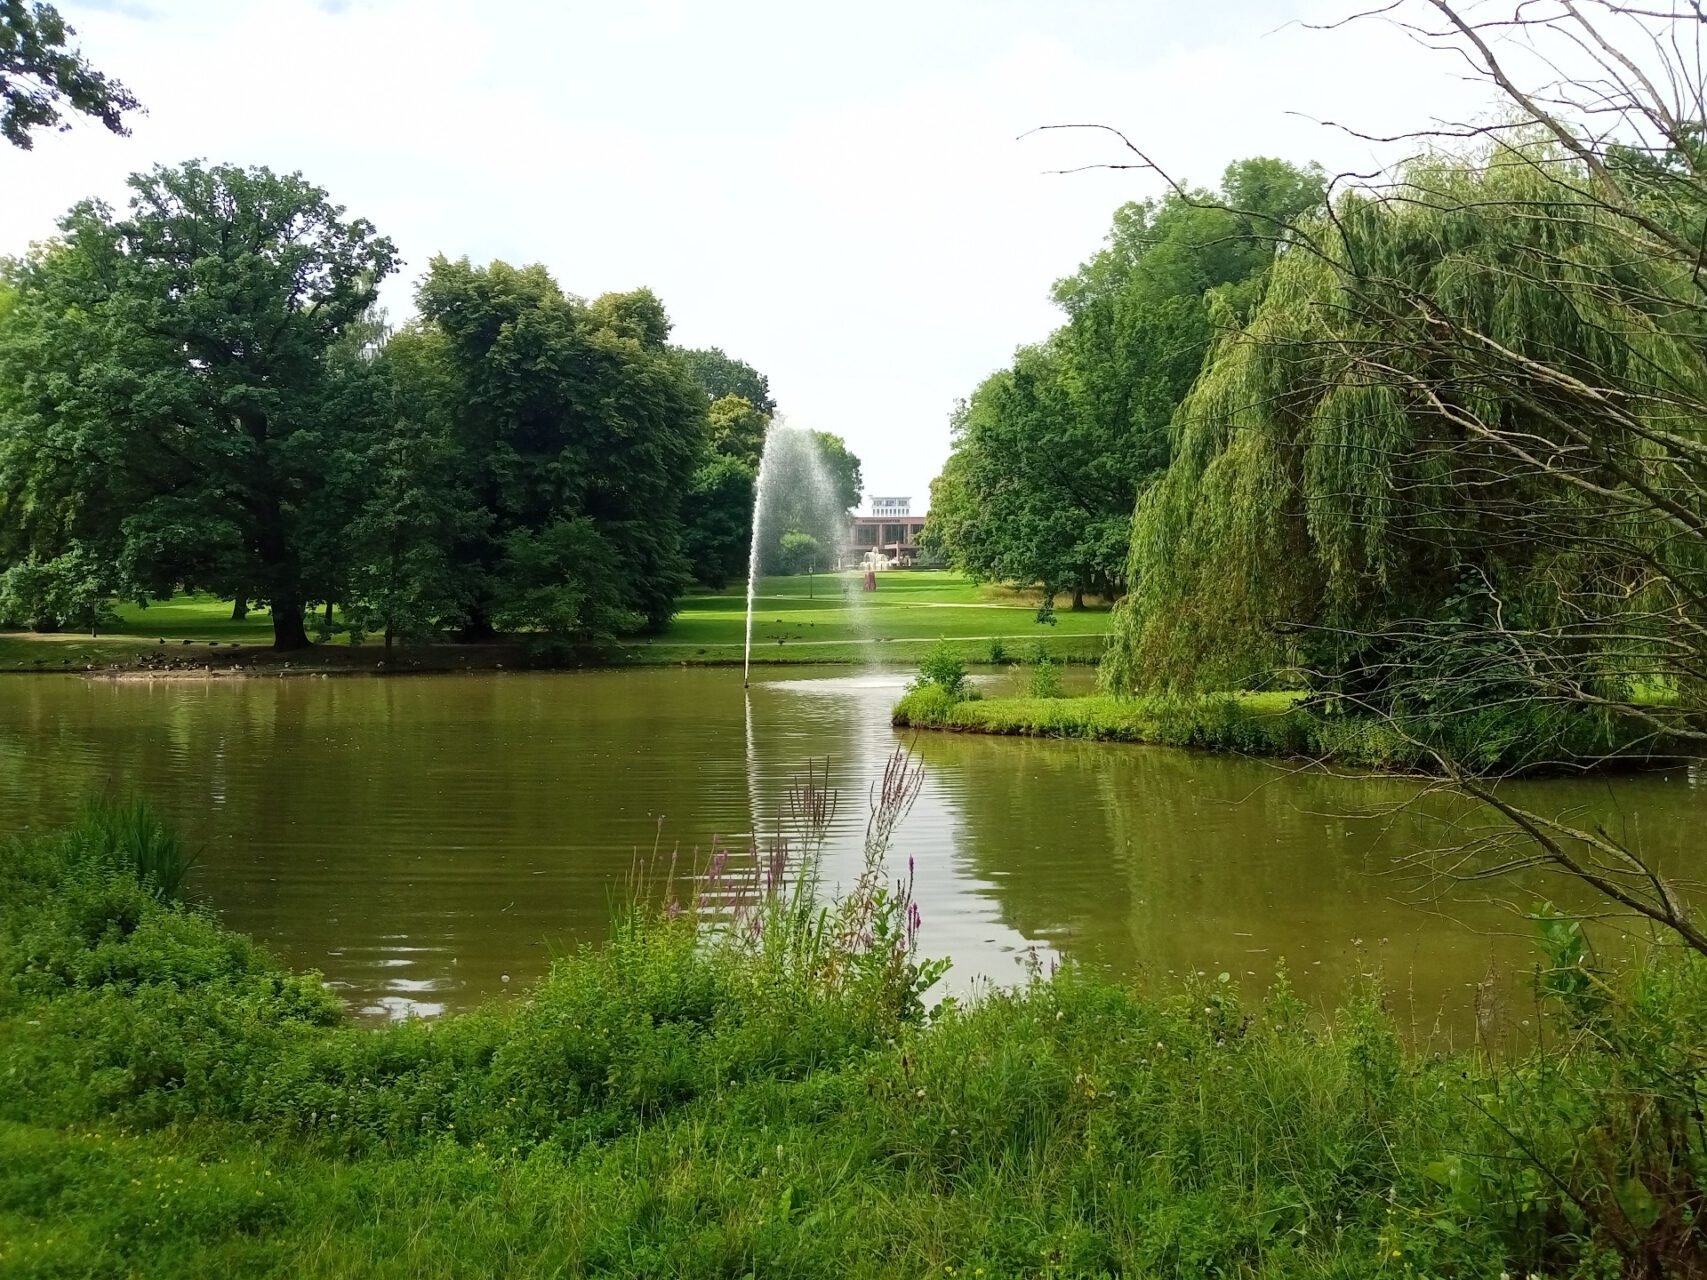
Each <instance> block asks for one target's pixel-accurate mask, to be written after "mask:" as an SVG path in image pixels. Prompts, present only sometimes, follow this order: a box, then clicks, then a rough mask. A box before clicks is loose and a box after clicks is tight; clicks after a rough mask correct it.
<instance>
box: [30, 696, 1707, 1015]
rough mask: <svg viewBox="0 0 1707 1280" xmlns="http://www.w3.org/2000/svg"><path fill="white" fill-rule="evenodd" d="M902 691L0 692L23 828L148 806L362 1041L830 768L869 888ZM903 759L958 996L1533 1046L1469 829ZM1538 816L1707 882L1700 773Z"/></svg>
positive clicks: (1066, 751) (491, 975)
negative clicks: (1376, 1028) (1017, 990)
mask: <svg viewBox="0 0 1707 1280" xmlns="http://www.w3.org/2000/svg"><path fill="white" fill-rule="evenodd" d="M1010 678H1011V677H1005V676H996V677H993V679H995V680H997V681H1001V680H1005V679H1010ZM905 679H906V677H905V676H903V675H900V674H892V675H877V674H867V675H850V674H848V673H846V672H845V671H835V670H830V669H816V670H815V669H812V668H799V669H795V670H792V671H789V670H784V671H776V670H770V671H766V672H764V673H763V674H762V675H756V677H755V680H754V683H753V687H752V688H751V689H750V690H747V691H743V689H742V687H741V679H740V674H739V672H735V671H730V670H687V669H679V670H678V669H663V670H659V669H650V670H624V671H599V672H577V673H563V674H542V675H524V674H497V675H491V674H488V675H477V676H466V677H464V676H435V677H420V678H412V679H411V678H401V679H368V678H343V679H324V678H310V677H299V678H291V679H248V680H241V679H239V680H213V681H183V682H177V681H155V682H147V681H102V680H84V679H79V678H74V677H53V676H39V677H32V676H22V677H17V678H11V679H0V828H4V829H6V830H11V831H17V830H23V829H28V828H30V827H42V826H49V825H53V824H55V823H57V822H59V821H61V820H63V819H64V818H65V817H67V816H68V815H69V814H71V813H72V812H73V811H74V809H75V808H76V806H77V804H78V803H79V800H80V798H81V797H83V796H85V795H87V794H89V793H91V792H96V791H100V790H103V789H107V790H112V791H117V792H137V793H141V794H143V795H146V796H147V797H149V798H150V799H151V800H153V801H154V803H155V804H156V805H157V806H158V807H159V808H160V809H161V810H162V811H163V812H164V813H166V814H167V815H168V816H169V817H170V818H171V819H172V820H174V821H175V822H176V823H177V824H178V825H179V826H180V827H181V829H182V830H183V831H184V832H185V834H186V836H187V837H188V840H189V843H190V845H191V846H192V847H193V848H195V849H196V850H198V853H199V862H198V864H197V866H196V868H195V871H194V874H193V877H192V885H193V889H194V892H195V893H196V894H198V895H199V896H201V897H203V898H204V899H206V900H207V901H209V902H210V903H211V904H212V905H213V906H214V907H215V908H216V909H217V910H218V912H219V913H220V914H221V916H222V917H223V918H224V919H225V920H226V921H227V922H228V923H229V924H230V925H232V926H233V927H235V928H238V929H242V930H245V931H248V932H250V933H252V934H254V935H255V936H257V937H258V938H260V939H262V940H263V941H264V942H266V943H267V944H268V945H269V946H270V947H272V948H273V949H274V950H275V951H276V952H277V953H278V954H280V955H281V956H283V957H284V958H285V959H286V960H287V961H288V962H290V963H291V964H293V965H297V966H301V967H307V968H314V969H318V970H320V971H321V972H322V973H323V974H324V975H325V976H326V979H327V981H328V982H329V983H331V984H332V985H333V986H334V988H335V989H337V990H338V991H339V992H340V993H342V995H343V996H344V998H345V999H346V1000H347V1001H348V1002H349V1004H350V1007H351V1008H352V1010H353V1011H355V1012H357V1013H358V1014H359V1015H361V1016H365V1017H370V1018H385V1017H403V1016H408V1015H410V1014H420V1015H430V1014H434V1013H438V1012H442V1011H445V1010H451V1009H461V1008H466V1007H469V1006H471V1005H473V1004H476V1003H478V1002H479V1001H481V1000H483V999H487V998H490V997H493V996H498V995H501V994H504V993H514V992H517V991H520V990H522V989H524V988H525V987H526V986H527V985H528V984H529V983H530V982H532V981H533V980H535V979H536V978H538V976H539V975H540V974H541V973H542V972H543V971H544V970H545V968H546V966H547V965H548V964H549V962H550V959H551V957H552V956H553V955H554V954H560V953H562V952H563V951H565V950H568V949H571V948H573V947H574V946H575V945H576V944H577V943H579V942H582V941H586V940H596V939H598V938H600V937H601V936H602V935H603V933H604V931H605V929H606V927H607V922H608V920H609V918H610V912H611V908H612V904H613V901H615V900H616V899H617V898H619V897H620V896H621V895H622V893H623V891H624V890H623V886H624V884H625V882H626V880H627V879H628V877H629V875H630V872H631V869H632V868H633V867H634V865H635V861H636V858H637V857H641V856H650V854H651V851H652V850H653V849H654V848H655V847H657V848H660V849H662V850H663V851H664V856H666V857H667V856H668V853H669V851H670V850H672V849H679V850H680V854H681V861H682V862H683V863H684V864H686V863H689V862H691V861H692V860H693V859H694V857H695V856H696V851H697V854H698V856H701V857H703V855H704V854H705V851H706V850H708V849H709V847H710V846H711V843H712V841H713V840H714V839H717V838H721V839H722V840H723V841H724V842H726V843H728V844H730V845H732V846H734V847H735V848H737V849H741V848H745V847H747V846H748V844H749V843H750V841H751V838H752V833H753V832H754V830H755V829H756V828H757V829H761V830H764V829H768V828H769V827H770V826H771V825H773V824H774V821H775V817H776V814H777V812H778V810H779V807H780V805H781V804H782V800H783V796H784V794H785V792H786V789H787V787H788V786H789V784H790V782H791V781H792V780H793V779H795V778H796V777H797V776H798V775H799V773H800V771H801V770H802V768H803V767H804V766H805V764H806V762H807V761H809V760H819V761H822V760H825V759H827V760H828V762H829V776H830V780H831V783H832V784H833V785H834V786H835V787H837V788H838V790H839V793H840V805H839V808H838V812H837V817H836V821H835V825H834V830H833V832H832V836H831V839H830V841H829V845H828V849H827V853H826V859H825V864H824V866H825V876H826V878H827V879H828V880H829V881H831V882H838V881H839V882H842V883H846V882H847V881H848V880H849V879H851V877H852V874H853V872H854V869H855V868H856V867H857V865H858V859H859V848H860V843H861V836H862V833H863V830H864V827H865V820H866V795H867V791H868V788H869V787H870V785H871V783H872V781H873V780H874V779H875V778H876V777H877V776H878V774H879V773H880V772H881V769H882V765H883V762H884V760H885V758H886V757H887V756H888V754H889V753H890V752H891V751H892V750H893V749H894V747H895V745H896V744H897V742H899V741H902V740H903V738H904V735H903V734H901V733H898V732H897V731H896V730H894V729H892V728H891V727H890V724H889V719H888V713H889V710H890V707H891V706H892V705H893V703H894V701H895V699H896V698H897V697H898V696H899V694H900V691H901V687H902V685H903V683H904V681H905ZM911 741H913V745H914V748H915V750H916V751H917V754H918V756H919V757H920V758H921V759H922V761H923V763H924V766H925V770H926V772H925V783H924V789H923V791H922V793H921V795H920V798H919V800H918V803H917V804H916V806H915V807H914V809H913V811H912V813H911V815H910V816H909V817H908V819H907V821H906V822H905V823H904V824H903V826H902V828H901V831H900V834H899V838H898V840H897V842H896V848H895V853H894V859H895V861H896V863H897V864H898V866H897V869H899V868H900V866H901V865H904V863H905V860H906V859H907V857H909V856H911V857H912V858H913V859H914V861H915V864H916V867H917V893H918V897H919V901H920V906H921V910H922V912H923V917H924V928H923V934H922V937H923V947H924V949H925V950H926V951H928V952H930V953H932V954H938V955H948V956H950V957H952V959H953V966H954V967H953V970H952V972H951V976H950V979H949V982H948V984H947V985H948V987H949V988H950V989H953V990H959V991H964V990H967V989H969V988H971V987H974V986H975V985H977V984H978V983H980V982H983V981H986V980H987V981H992V982H1011V981H1016V980H1019V979H1020V978H1022V977H1023V976H1024V973H1025V969H1026V966H1027V965H1028V964H1029V963H1037V964H1041V965H1044V966H1048V965H1049V964H1051V963H1053V962H1055V961H1056V960H1057V959H1059V958H1062V957H1068V958H1072V959H1074V960H1077V961H1080V962H1083V963H1086V964H1094V965H1099V966H1107V967H1110V968H1112V969H1115V970H1117V971H1120V972H1123V973H1133V974H1138V975H1148V976H1153V977H1159V976H1163V975H1166V974H1167V973H1168V971H1170V970H1172V971H1176V972H1177V971H1183V970H1187V969H1195V970H1204V971H1207V972H1208V973H1209V974H1211V975H1219V974H1220V973H1227V974H1229V975H1230V979H1231V980H1234V981H1237V982H1239V983H1241V984H1242V985H1244V986H1245V987H1247V988H1252V989H1255V988H1260V987H1262V986H1264V985H1266V984H1267V982H1268V980H1269V979H1270V977H1271V976H1272V974H1273V972H1274V969H1275V966H1276V964H1277V962H1279V961H1281V960H1282V959H1284V961H1285V963H1286V966H1287V968H1288V970H1289V972H1290V974H1291V976H1292V979H1293V982H1294V984H1295V985H1296V986H1297V987H1298V988H1299V989H1300V990H1301V992H1302V993H1303V994H1305V995H1306V996H1307V997H1308V998H1311V999H1313V1000H1317V1001H1320V1002H1323V1003H1331V1002H1332V1001H1333V1000H1334V999H1335V998H1336V997H1337V996H1338V995H1339V994H1340V992H1342V991H1343V990H1344V987H1345V984H1346V983H1347V981H1348V980H1350V979H1352V978H1354V977H1355V976H1356V975H1359V974H1362V973H1368V972H1373V971H1375V970H1379V971H1380V972H1381V973H1382V974H1383V975H1384V978H1385V980H1386V982H1387V984H1388V985H1389V987H1390V989H1391V990H1392V993H1393V1001H1394V1004H1395V1006H1396V1008H1397V1009H1398V1011H1399V1013H1400V1015H1401V1018H1402V1019H1408V1020H1410V1022H1411V1025H1412V1026H1413V1027H1414V1028H1415V1030H1416V1031H1417V1032H1418V1034H1422V1035H1429V1034H1432V1033H1434V1032H1435V1031H1436V1030H1437V1029H1438V1030H1439V1031H1440V1032H1441V1033H1442V1034H1444V1035H1448V1036H1451V1037H1454V1038H1461V1037H1462V1036H1463V1035H1465V1034H1467V1032H1468V1030H1469V1029H1471V1028H1473V1027H1474V1025H1475V1022H1474V1020H1475V1017H1476V1014H1475V1012H1474V1010H1475V1009H1476V1008H1477V1007H1478V1000H1477V997H1476V988H1477V986H1478V984H1481V983H1484V982H1485V981H1487V980H1488V979H1489V977H1490V974H1492V975H1493V976H1494V980H1493V989H1496V990H1498V991H1499V992H1500V993H1501V996H1502V1000H1503V1001H1504V1003H1505V1004H1506V1005H1507V1006H1509V1007H1511V1008H1512V1012H1511V1013H1510V1014H1509V1017H1510V1020H1511V1022H1512V1024H1513V1025H1514V1026H1515V1025H1516V1024H1517V1023H1518V1022H1519V1021H1520V1020H1521V1017H1522V1005H1523V997H1522V995H1521V991H1522V977H1523V974H1524V973H1525V971H1526V970H1527V968H1528V967H1529V966H1531V965H1532V963H1533V958H1534V952H1533V950H1532V948H1531V946H1530V942H1529V938H1528V933H1527V931H1526V929H1525V927H1524V926H1523V925H1522V923H1521V922H1520V921H1518V920H1517V919H1516V917H1515V916H1514V914H1513V912H1512V910H1511V908H1510V906H1509V905H1501V904H1500V903H1497V902H1493V901H1490V900H1489V897H1490V893H1489V890H1488V889H1487V888H1485V887H1484V888H1482V889H1480V890H1478V891H1476V892H1470V891H1468V890H1466V889H1464V888H1463V887H1458V888H1456V889H1455V890H1454V891H1453V892H1452V893H1450V894H1449V895H1447V896H1445V897H1442V896H1441V890H1442V889H1443V888H1445V887H1446V886H1443V885H1441V884H1440V883H1438V882H1430V881H1428V880H1427V879H1426V878H1425V877H1424V876H1422V875H1421V874H1420V873H1419V871H1418V869H1417V868H1416V866H1415V865H1414V863H1415V859H1416V856H1417V855H1418V854H1419V852H1421V851H1424V850H1427V849H1430V848H1436V847H1439V846H1441V845H1443V844H1446V843H1450V842H1460V843H1461V842H1463V841H1465V840H1467V839H1470V838H1473V837H1474V836H1475V835H1476V834H1478V826H1477V823H1478V820H1477V818H1476V817H1475V815H1471V814H1466V813H1464V812H1463V811H1462V810H1460V809H1456V808H1453V807H1452V806H1450V805H1448V804H1447V803H1446V802H1445V800H1444V798H1443V797H1424V798H1422V799H1421V800H1420V801H1419V800H1417V799H1416V793H1417V791H1418V787H1417V784H1414V783H1410V782H1404V781H1397V780H1390V779H1382V780H1372V779H1355V778H1343V777H1335V776H1333V775H1330V774H1327V773H1325V772H1322V771H1319V770H1299V769H1297V768H1296V767H1293V766H1283V765H1278V764H1274V763H1270V762H1260V761H1251V760H1243V759H1236V758H1228V757H1218V756H1210V755H1202V754H1194V753H1187V752H1181V751H1173V750H1168V749H1164V748H1149V747H1132V746H1099V745H1090V744H1082V743H1070V742H1054V741H1034V740H1020V739H1007V738H986V737H973V736H959V735H938V734H923V735H919V736H917V737H916V739H911ZM1519 790H1520V794H1521V795H1522V797H1523V798H1524V799H1525V800H1527V801H1529V802H1531V803H1534V804H1538V805H1540V806H1542V807H1545V808H1548V809H1550V810H1552V811H1555V812H1559V813H1566V812H1568V813H1570V814H1572V815H1573V816H1575V817H1578V818H1586V819H1589V820H1594V821H1601V822H1604V823H1606V824H1608V825H1609V827H1610V828H1611V829H1613V830H1615V831H1616V832H1618V833H1620V834H1621V835H1622V836H1624V837H1625V838H1626V839H1628V840H1631V841H1632V842H1635V843H1637V844H1639V845H1640V846H1641V847H1643V848H1645V849H1650V850H1655V851H1658V852H1660V853H1661V854H1662V855H1663V856H1664V857H1665V860H1666V863H1667V865H1668V867H1670V868H1671V869H1673V871H1674V872H1677V873H1679V874H1688V873H1689V872H1690V870H1691V869H1692V868H1693V866H1694V865H1695V863H1696V861H1697V859H1698V850H1699V848H1700V835H1701V832H1702V830H1703V824H1704V820H1707V791H1704V790H1703V789H1702V776H1698V775H1697V773H1696V771H1694V770H1682V769H1680V770H1674V771H1668V772H1663V773H1649V774H1642V775H1637V776H1620V777H1610V778H1598V779H1593V780H1585V779H1573V780H1561V781H1550V782H1537V783H1528V784H1525V785H1524V786H1523V787H1522V788H1520V789H1519ZM1407 802H1409V803H1407ZM1497 887H1498V890H1499V892H1500V894H1501V895H1502V896H1503V897H1504V898H1505V899H1506V901H1507V903H1508V904H1514V905H1515V906H1517V907H1528V906H1529V905H1530V904H1531V903H1532V902H1533V901H1534V900H1535V897H1536V894H1537V893H1538V892H1545V893H1547V894H1549V895H1551V896H1553V897H1554V898H1556V899H1559V900H1561V901H1565V902H1570V901H1571V897H1570V895H1569V893H1568V892H1567V891H1565V890H1564V889H1563V888H1562V887H1561V886H1559V885H1556V884H1548V883H1546V882H1531V883H1529V884H1522V885H1512V884H1509V883H1505V884H1501V885H1500V886H1497ZM1480 1007H1481V1008H1482V1011H1483V1016H1484V1019H1486V1017H1487V1016H1488V1014H1487V1008H1488V999H1487V997H1486V996H1485V995H1484V996H1483V997H1482V998H1481V1001H1480Z"/></svg>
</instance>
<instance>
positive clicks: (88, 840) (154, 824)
mask: <svg viewBox="0 0 1707 1280" xmlns="http://www.w3.org/2000/svg"><path fill="white" fill-rule="evenodd" d="M66 838H67V839H68V841H69V842H70V843H71V845H72V846H73V848H74V849H75V851H76V855H77V856H81V857H83V858H85V859H87V860H89V861H91V862H94V863H97V864H99V865H101V866H105V867H108V868H110V869H112V870H115V871H122V872H128V873H129V874H131V875H133V876H135V877H136V879H137V881H138V882H139V883H141V884H142V885H145V886H146V887H147V888H148V889H150V890H151V891H153V892H154V893H156V894H158V895H159V896H160V897H162V898H166V899H173V898H178V897H180V896H181V895H182V893H183V888H184V880H185V878H186V877H187V876H188V875H189V873H190V868H191V866H192V865H193V864H194V861H195V860H194V858H193V857H192V856H191V855H190V853H189V852H188V851H187V850H186V849H185V848H184V842H183V840H182V838H181V837H180V836H179V835H178V833H177V831H176V830H174V829H173V828H172V827H170V826H168V825H167V824H166V823H165V822H164V821H162V819H161V818H160V815H159V814H157V813H156V812H155V811H154V809H153V808H152V807H151V806H150V805H149V804H148V802H147V801H145V800H142V799H140V798H138V797H131V798H129V799H120V800H115V799H110V798H106V797H102V798H99V799H96V800H92V801H90V802H89V803H88V804H86V805H85V806H84V808H83V811H82V812H81V813H80V814H79V815H78V817H77V820H76V822H75V823H74V824H73V825H72V827H71V830H70V831H69V832H68V833H67V837H66Z"/></svg>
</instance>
